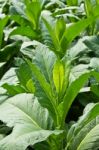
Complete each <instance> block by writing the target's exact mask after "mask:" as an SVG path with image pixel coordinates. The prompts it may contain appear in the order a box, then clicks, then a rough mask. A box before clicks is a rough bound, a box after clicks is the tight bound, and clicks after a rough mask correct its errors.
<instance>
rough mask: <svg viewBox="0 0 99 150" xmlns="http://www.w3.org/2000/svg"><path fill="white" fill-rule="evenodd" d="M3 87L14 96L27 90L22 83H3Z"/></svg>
mask: <svg viewBox="0 0 99 150" xmlns="http://www.w3.org/2000/svg"><path fill="white" fill-rule="evenodd" d="M2 87H3V88H4V89H6V90H7V93H8V94H9V95H10V96H14V95H16V94H20V93H24V92H25V90H24V89H23V88H22V87H21V86H20V85H9V84H7V83H5V84H3V85H2Z"/></svg>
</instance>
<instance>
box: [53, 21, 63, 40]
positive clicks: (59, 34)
mask: <svg viewBox="0 0 99 150" xmlns="http://www.w3.org/2000/svg"><path fill="white" fill-rule="evenodd" d="M65 30H66V23H65V21H64V19H63V18H59V19H58V20H57V22H56V25H55V35H56V37H57V39H58V40H59V41H60V40H61V38H62V36H63V34H64V32H65Z"/></svg>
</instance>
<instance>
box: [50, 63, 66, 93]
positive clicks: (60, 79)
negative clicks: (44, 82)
mask: <svg viewBox="0 0 99 150" xmlns="http://www.w3.org/2000/svg"><path fill="white" fill-rule="evenodd" d="M64 76H65V69H64V65H63V63H62V62H61V61H59V60H58V61H56V63H55V65H54V68H53V81H54V85H55V87H56V91H57V93H60V92H61V91H62V87H63V83H64Z"/></svg>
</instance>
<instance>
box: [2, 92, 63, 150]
mask: <svg viewBox="0 0 99 150" xmlns="http://www.w3.org/2000/svg"><path fill="white" fill-rule="evenodd" d="M5 110H6V111H5ZM1 112H2V113H1ZM0 114H2V115H0V120H2V121H3V122H5V123H6V124H7V125H8V126H9V127H13V130H12V133H11V134H9V135H8V136H6V137H5V138H4V139H3V140H1V141H0V149H2V150H8V149H11V150H25V149H26V148H27V147H28V146H29V145H34V144H36V143H39V142H41V141H45V140H46V139H47V138H48V137H49V136H50V135H52V134H56V135H58V134H60V133H62V131H58V130H53V131H52V130H51V128H52V126H53V121H52V119H51V118H50V116H49V113H48V111H47V109H45V108H43V107H41V105H40V104H39V103H38V100H37V98H36V97H34V96H33V95H32V94H20V95H17V96H15V97H12V98H10V99H8V100H7V101H6V102H5V103H4V104H2V105H1V106H0Z"/></svg>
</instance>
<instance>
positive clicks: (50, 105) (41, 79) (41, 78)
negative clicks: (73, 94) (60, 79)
mask: <svg viewBox="0 0 99 150" xmlns="http://www.w3.org/2000/svg"><path fill="white" fill-rule="evenodd" d="M26 62H27V64H28V66H29V68H30V69H31V71H32V74H33V76H34V77H35V79H36V80H37V82H38V83H39V85H40V87H41V89H42V90H43V91H44V94H45V95H46V99H45V100H46V101H45V105H47V108H49V111H50V113H51V114H52V117H53V118H54V121H55V124H56V123H59V122H58V117H59V114H58V110H57V107H56V101H55V99H54V95H53V93H52V89H51V86H50V84H49V83H48V82H47V80H46V78H45V76H44V75H43V74H42V73H41V71H40V69H39V68H38V66H36V65H35V64H34V63H31V62H30V61H29V60H27V61H26ZM36 84H37V83H36ZM42 90H41V91H42ZM41 91H40V90H39V91H38V92H41ZM44 98H45V97H44ZM47 100H49V102H48V103H47ZM41 103H42V102H41Z"/></svg>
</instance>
